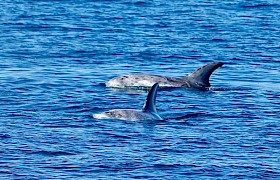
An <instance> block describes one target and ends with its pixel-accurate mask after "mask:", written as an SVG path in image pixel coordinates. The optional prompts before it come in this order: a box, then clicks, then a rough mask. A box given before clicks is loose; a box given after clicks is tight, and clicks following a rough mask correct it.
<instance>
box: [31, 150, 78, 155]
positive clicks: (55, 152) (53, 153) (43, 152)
mask: <svg viewBox="0 0 280 180" xmlns="http://www.w3.org/2000/svg"><path fill="white" fill-rule="evenodd" d="M33 153H34V154H40V155H43V156H69V155H76V154H75V153H70V152H66V151H45V150H41V151H37V152H33Z"/></svg>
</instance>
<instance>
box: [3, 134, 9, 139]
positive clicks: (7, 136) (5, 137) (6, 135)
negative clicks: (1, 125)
mask: <svg viewBox="0 0 280 180" xmlns="http://www.w3.org/2000/svg"><path fill="white" fill-rule="evenodd" d="M0 138H1V139H8V138H11V136H10V135H9V134H0Z"/></svg>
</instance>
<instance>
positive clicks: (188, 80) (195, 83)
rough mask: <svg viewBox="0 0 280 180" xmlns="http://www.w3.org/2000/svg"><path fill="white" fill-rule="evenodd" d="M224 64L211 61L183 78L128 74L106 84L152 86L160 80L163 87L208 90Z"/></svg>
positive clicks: (114, 86)
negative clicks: (215, 72)
mask: <svg viewBox="0 0 280 180" xmlns="http://www.w3.org/2000/svg"><path fill="white" fill-rule="evenodd" d="M223 64H224V63H222V62H213V63H209V64H207V65H205V66H203V67H201V68H199V69H197V70H196V71H194V72H192V73H191V74H189V75H187V76H185V77H181V78H175V77H166V76H160V75H151V74H128V75H123V76H118V77H115V78H113V79H111V80H109V81H108V82H107V83H106V86H107V87H113V88H126V87H150V86H152V85H153V84H154V83H156V82H158V83H159V85H160V86H161V87H185V88H192V89H197V90H202V91H207V90H209V88H210V87H211V85H210V83H209V79H210V76H211V74H212V73H213V72H214V71H215V70H216V69H217V68H219V67H221V66H223Z"/></svg>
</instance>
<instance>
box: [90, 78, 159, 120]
mask: <svg viewBox="0 0 280 180" xmlns="http://www.w3.org/2000/svg"><path fill="white" fill-rule="evenodd" d="M158 87H159V84H158V83H155V84H154V85H153V86H152V88H151V89H150V91H149V93H148V95H147V98H146V101H145V103H144V106H143V108H142V110H135V109H113V110H110V111H106V112H103V113H101V114H93V117H94V118H97V119H103V118H104V119H123V120H133V121H138V120H162V118H161V117H160V116H159V115H158V113H157V110H156V95H157V90H158Z"/></svg>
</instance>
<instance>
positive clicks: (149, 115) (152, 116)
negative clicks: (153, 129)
mask: <svg viewBox="0 0 280 180" xmlns="http://www.w3.org/2000/svg"><path fill="white" fill-rule="evenodd" d="M104 113H105V116H107V117H108V118H115V119H123V120H134V121H138V120H162V118H161V117H160V116H159V115H158V114H157V113H154V112H144V111H142V110H135V109H114V110H110V111H107V112H104Z"/></svg>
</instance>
